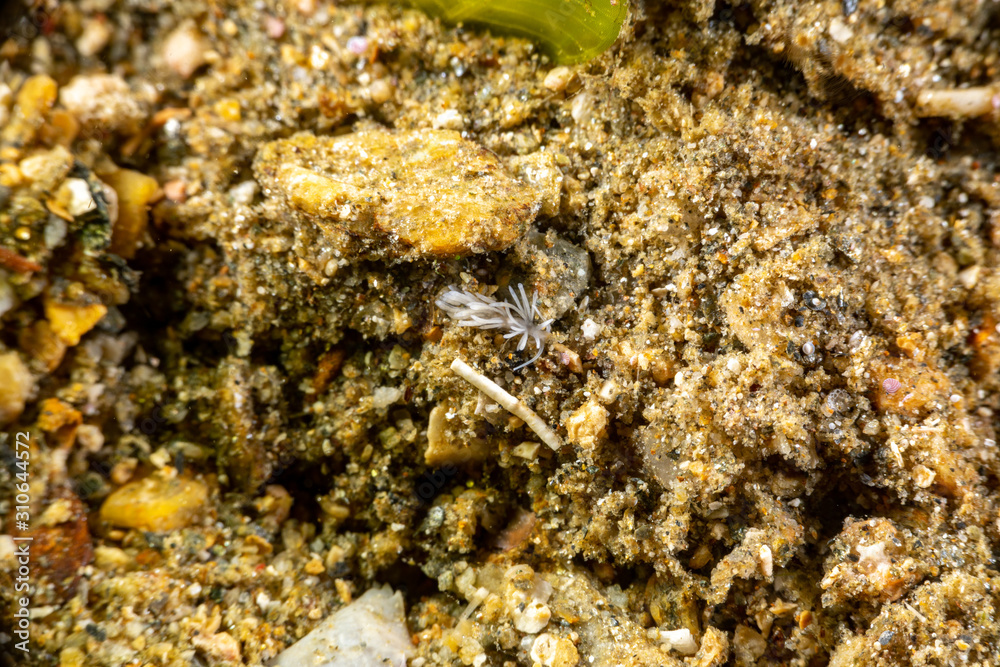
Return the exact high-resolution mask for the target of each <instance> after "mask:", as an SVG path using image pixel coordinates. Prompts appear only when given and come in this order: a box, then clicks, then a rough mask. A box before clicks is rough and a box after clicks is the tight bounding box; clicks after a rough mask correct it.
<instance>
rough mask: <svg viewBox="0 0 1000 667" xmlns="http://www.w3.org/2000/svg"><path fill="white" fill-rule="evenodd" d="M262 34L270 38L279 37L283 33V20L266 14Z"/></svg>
mask: <svg viewBox="0 0 1000 667" xmlns="http://www.w3.org/2000/svg"><path fill="white" fill-rule="evenodd" d="M264 34H266V35H267V36H268V37H270V38H271V39H281V38H282V37H283V36H284V34H285V22H284V21H282V20H281V18H279V17H277V16H271V15H270V14H268V15H267V16H265V17H264Z"/></svg>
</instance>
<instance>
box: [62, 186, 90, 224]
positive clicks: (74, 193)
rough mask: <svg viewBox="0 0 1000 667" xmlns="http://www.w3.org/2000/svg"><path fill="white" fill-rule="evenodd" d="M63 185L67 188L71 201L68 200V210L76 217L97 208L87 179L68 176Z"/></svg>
mask: <svg viewBox="0 0 1000 667" xmlns="http://www.w3.org/2000/svg"><path fill="white" fill-rule="evenodd" d="M62 187H64V188H66V190H67V192H68V193H69V201H68V202H66V211H68V212H69V214H70V215H72V216H73V217H74V218H78V217H80V216H81V215H83V214H84V213H87V212H88V211H93V210H94V209H95V208H97V204H96V203H94V196H93V194H91V192H90V185H89V184H88V183H87V181H85V180H83V179H82V178H67V179H66V180H65V182H64V183H63V186H62Z"/></svg>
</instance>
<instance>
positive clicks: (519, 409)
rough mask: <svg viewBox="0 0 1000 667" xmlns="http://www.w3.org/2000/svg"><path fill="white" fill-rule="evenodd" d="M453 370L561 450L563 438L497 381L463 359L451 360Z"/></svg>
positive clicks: (545, 440)
mask: <svg viewBox="0 0 1000 667" xmlns="http://www.w3.org/2000/svg"><path fill="white" fill-rule="evenodd" d="M451 370H453V371H455V372H456V373H457V374H458V375H461V376H462V377H463V378H464V379H465V380H467V381H468V382H469V384H471V385H472V386H473V387H475V388H476V389H478V390H479V391H481V392H483V393H484V394H486V395H487V396H489V397H490V398H492V399H493V400H494V401H496V402H497V403H499V404H500V405H501V406H502V407H503V409H504V410H506V411H507V412H509V413H511V414H512V415H514V416H515V417H518V418H519V419H521V420H523V421H524V423H525V424H527V425H528V428H530V429H531V430H532V431H534V432H535V433H537V434H538V437H539V438H541V439H542V442H544V443H545V444H546V445H548V446H549V447H551V448H552V449H554V450H556V451H559V449H560V448H561V447H562V446H563V441H562V438H560V437H559V436H558V435H557V434H556V432H555V431H553V430H552V429H550V428H549V426H548V424H546V423H545V422H544V421H542V418H541V417H539V416H538V415H537V414H535V411H534V410H532V409H531V408H529V407H528V406H527V405H525V404H524V403H522V402H521V401H519V400H517V399H516V398H514V397H513V396H511V395H510V394H509V393H507V392H506V391H504V389H503V388H502V387H500V385H498V384H497V383H496V382H494V381H493V380H491V379H489V378H488V377H486V376H485V375H483V374H482V373H479V372H477V371H476V370H475V369H474V368H472V366H470V365H469V364H467V363H465V362H464V361H462V360H461V359H456V360H455V361H453V362H451Z"/></svg>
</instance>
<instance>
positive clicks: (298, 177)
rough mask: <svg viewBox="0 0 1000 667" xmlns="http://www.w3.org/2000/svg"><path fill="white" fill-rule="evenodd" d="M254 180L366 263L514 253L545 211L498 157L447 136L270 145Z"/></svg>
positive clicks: (365, 136)
mask: <svg viewBox="0 0 1000 667" xmlns="http://www.w3.org/2000/svg"><path fill="white" fill-rule="evenodd" d="M254 170H255V172H256V174H257V179H258V180H259V181H260V182H261V183H262V184H263V185H264V187H265V188H267V191H268V192H267V194H269V195H270V196H277V197H280V198H282V199H283V200H284V202H285V203H286V204H287V206H288V207H289V208H291V209H292V210H294V211H297V212H299V213H301V214H303V215H305V216H306V217H307V218H308V219H309V220H312V221H313V222H315V223H316V224H318V225H319V226H320V227H321V228H322V229H323V231H324V232H325V233H326V234H327V235H328V236H329V237H330V238H331V240H333V241H335V242H337V243H339V244H340V245H341V246H342V247H344V249H345V250H348V251H349V252H351V253H353V254H355V255H358V256H362V257H372V258H394V259H396V258H398V259H407V260H412V259H418V258H428V257H450V256H454V255H465V254H470V253H479V252H485V251H488V250H504V249H506V248H507V247H509V246H510V245H511V244H512V243H514V241H516V240H517V239H518V237H520V235H521V234H522V233H524V231H525V230H526V229H527V225H528V223H530V222H531V221H532V220H533V219H534V217H535V215H536V214H537V213H538V211H539V209H540V208H541V202H540V198H539V195H538V193H537V192H536V190H535V189H534V188H532V187H530V186H528V185H525V184H524V183H522V182H521V181H519V180H518V179H516V178H514V177H513V176H511V175H510V174H509V173H508V172H507V171H506V170H505V169H504V167H503V165H502V164H501V163H500V161H499V160H498V159H497V157H496V156H495V155H494V154H493V153H491V152H489V151H488V150H486V149H484V148H482V147H481V146H479V145H477V144H475V143H473V142H471V141H468V140H466V139H463V138H462V135H461V134H459V133H458V132H452V131H447V130H423V131H412V132H390V131H387V130H365V131H360V132H355V133H353V134H348V135H344V136H340V137H317V136H315V135H312V134H299V135H296V136H295V137H292V138H291V139H287V140H281V141H275V142H271V143H269V144H266V145H265V146H264V147H263V148H261V150H260V152H259V153H258V155H257V159H256V161H255V164H254Z"/></svg>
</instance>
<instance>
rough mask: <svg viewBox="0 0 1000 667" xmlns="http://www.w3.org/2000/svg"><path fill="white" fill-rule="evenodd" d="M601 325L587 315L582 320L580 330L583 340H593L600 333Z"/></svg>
mask: <svg viewBox="0 0 1000 667" xmlns="http://www.w3.org/2000/svg"><path fill="white" fill-rule="evenodd" d="M603 328H604V327H602V326H601V325H600V324H598V323H597V322H595V321H594V320H592V319H590V318H589V317H588V318H587V319H586V320H584V322H583V326H582V327H581V330H582V331H583V338H584V340H594V339H595V338H597V337H598V336H600V335H601V330H602V329H603Z"/></svg>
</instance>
